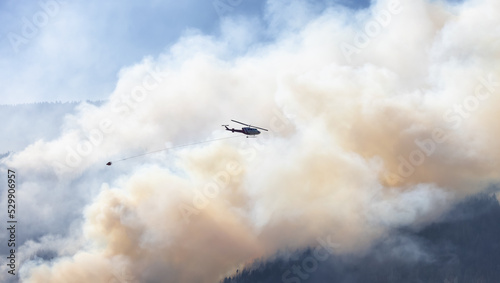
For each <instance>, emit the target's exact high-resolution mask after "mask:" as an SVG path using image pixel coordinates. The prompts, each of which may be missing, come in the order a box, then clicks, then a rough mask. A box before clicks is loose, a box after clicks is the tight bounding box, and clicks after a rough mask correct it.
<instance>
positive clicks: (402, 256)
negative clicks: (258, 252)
mask: <svg viewBox="0 0 500 283" xmlns="http://www.w3.org/2000/svg"><path fill="white" fill-rule="evenodd" d="M499 219H500V205H499V202H498V200H497V199H496V197H494V196H486V195H481V196H479V197H474V198H470V199H468V200H466V201H464V202H463V203H460V204H459V205H457V206H456V207H455V208H454V209H453V210H452V211H450V212H449V213H448V214H447V215H446V216H445V217H444V218H443V219H442V220H441V221H440V222H438V223H434V224H431V225H429V226H427V227H425V228H424V229H422V230H420V231H412V230H410V229H400V230H399V231H397V232H394V233H391V234H389V235H387V236H385V237H383V238H382V239H381V240H380V241H379V242H377V243H376V244H375V245H374V246H373V247H372V248H371V249H370V250H369V251H368V252H366V253H364V254H362V255H353V254H351V255H342V256H336V255H335V254H332V255H330V256H329V257H328V259H326V260H324V261H322V260H321V259H322V258H321V257H320V258H319V259H317V258H316V257H315V247H312V248H309V249H305V250H300V251H295V252H294V253H293V254H292V255H287V256H284V255H280V256H277V258H276V259H274V260H269V261H257V262H255V263H254V264H253V265H252V266H251V267H247V268H245V269H244V270H243V271H242V272H238V275H236V276H234V277H232V278H226V279H225V280H224V281H223V282H224V283H271V282H273V283H275V282H283V283H300V282H308V283H316V282H317V283H323V282H336V283H337V282H338V283H354V282H372V283H378V282H380V283H390V282H394V283H396V282H398V283H399V282H415V283H417V282H439V283H443V282H450V283H451V282H500V241H499V239H500V221H499Z"/></svg>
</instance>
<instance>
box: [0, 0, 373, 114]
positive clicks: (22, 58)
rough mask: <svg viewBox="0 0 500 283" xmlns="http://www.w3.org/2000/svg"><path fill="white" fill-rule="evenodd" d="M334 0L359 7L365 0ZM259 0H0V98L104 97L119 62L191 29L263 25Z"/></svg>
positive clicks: (212, 31) (213, 31)
mask: <svg viewBox="0 0 500 283" xmlns="http://www.w3.org/2000/svg"><path fill="white" fill-rule="evenodd" d="M311 2H314V3H315V5H320V3H324V4H326V3H330V4H331V3H334V2H335V1H331V0H329V1H328V0H325V1H311ZM338 2H341V3H342V4H345V5H347V6H350V7H352V8H359V7H366V6H367V2H368V1H367V0H358V1H338ZM40 3H47V4H40ZM54 3H56V4H55V5H54ZM214 3H217V4H214ZM220 3H222V4H220ZM231 3H234V4H231ZM264 5H265V1H263V0H239V1H234V0H233V1H229V2H228V1H225V0H220V1H199V0H187V1H160V0H146V1H140V2H139V1H117V0H113V1H106V2H102V1H95V0H91V1H85V2H83V1H55V2H54V1H49V0H44V1H23V2H20V1H15V0H6V1H2V3H0V35H1V37H0V56H1V60H0V85H2V86H3V89H2V100H1V102H0V103H2V104H11V103H20V102H21V103H22V102H39V101H55V100H61V101H73V100H76V101H79V100H85V99H91V100H96V99H107V98H108V96H109V94H110V93H111V91H112V90H113V88H114V87H115V84H116V80H117V74H118V71H119V70H120V69H121V68H124V67H126V66H130V65H132V64H135V63H137V62H139V61H140V60H141V59H142V58H144V57H146V56H153V57H156V56H158V55H159V54H161V52H162V51H165V50H167V49H168V48H169V47H170V46H171V45H172V44H174V43H175V42H176V41H177V40H178V38H179V37H180V36H182V35H183V34H185V33H186V32H188V31H189V30H193V29H194V30H197V31H199V32H201V33H203V34H206V35H212V36H217V35H218V34H220V24H221V20H222V18H227V17H249V18H254V19H255V20H256V21H257V22H259V23H260V25H263V26H266V25H268V24H269V22H266V17H265V12H264ZM321 6H323V5H321ZM255 29H256V31H257V30H258V29H260V27H258V26H256V28H255ZM267 39H270V40H272V36H270V37H268V38H267Z"/></svg>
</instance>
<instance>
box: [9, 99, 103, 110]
mask: <svg viewBox="0 0 500 283" xmlns="http://www.w3.org/2000/svg"><path fill="white" fill-rule="evenodd" d="M85 102H87V103H89V104H93V105H96V106H101V105H103V104H104V103H106V102H107V100H85ZM80 103H82V101H65V102H62V101H60V100H57V101H41V102H30V103H17V104H0V107H8V108H11V107H33V106H59V105H60V106H73V107H74V106H76V105H78V104H80Z"/></svg>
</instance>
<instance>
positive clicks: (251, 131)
mask: <svg viewBox="0 0 500 283" xmlns="http://www.w3.org/2000/svg"><path fill="white" fill-rule="evenodd" d="M231 121H233V122H235V123H238V124H242V125H244V126H246V127H243V128H241V130H238V129H235V128H232V129H230V128H228V126H229V125H222V126H223V127H226V131H231V132H233V133H234V132H238V133H242V134H245V135H247V138H248V136H255V135H259V134H260V131H259V130H257V129H261V130H263V131H267V129H264V128H260V127H255V126H252V125H249V124H245V123H241V122H238V121H236V120H231Z"/></svg>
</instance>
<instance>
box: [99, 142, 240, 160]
mask: <svg viewBox="0 0 500 283" xmlns="http://www.w3.org/2000/svg"><path fill="white" fill-rule="evenodd" d="M241 137H244V136H232V137H225V138H218V139H211V140H207V141H201V142H195V143H190V144H183V145H178V146H173V147H167V148H163V149H159V150H154V151H149V152H146V153H143V154H139V155H134V156H130V157H126V158H123V159H119V160H115V161H109V162H108V163H106V165H108V166H111V164H113V163H116V162H120V161H124V160H127V159H132V158H137V157H141V156H144V155H148V154H153V153H157V152H161V151H165V150H171V149H177V148H181V147H187V146H192V145H197V144H202V143H207V142H213V141H218V140H227V139H234V138H241Z"/></svg>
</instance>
